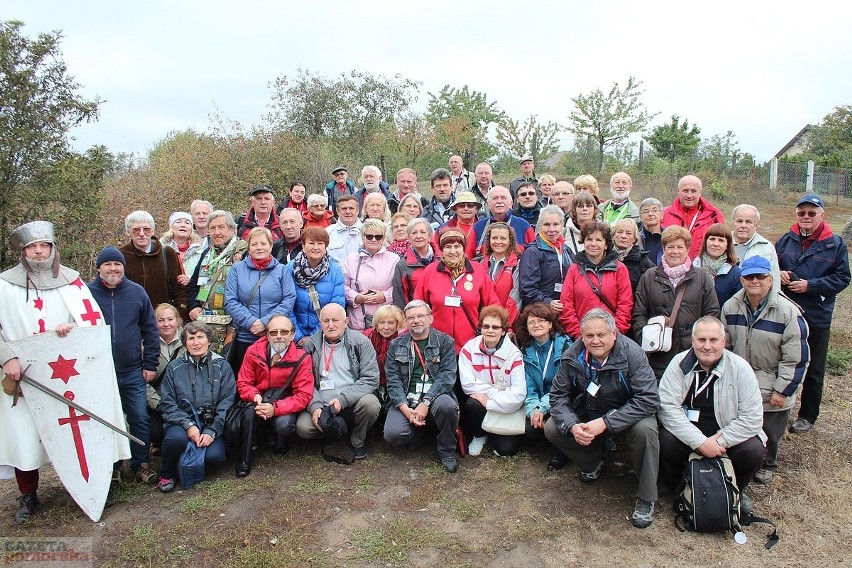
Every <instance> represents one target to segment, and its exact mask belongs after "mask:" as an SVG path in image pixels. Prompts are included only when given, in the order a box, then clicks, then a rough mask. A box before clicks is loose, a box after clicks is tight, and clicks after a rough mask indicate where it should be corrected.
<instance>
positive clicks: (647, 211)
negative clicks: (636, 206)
mask: <svg viewBox="0 0 852 568" xmlns="http://www.w3.org/2000/svg"><path fill="white" fill-rule="evenodd" d="M659 212H660V208H659V207H654V208H653V209H643V210H641V211H639V214H640V215H650V214H651V213H659Z"/></svg>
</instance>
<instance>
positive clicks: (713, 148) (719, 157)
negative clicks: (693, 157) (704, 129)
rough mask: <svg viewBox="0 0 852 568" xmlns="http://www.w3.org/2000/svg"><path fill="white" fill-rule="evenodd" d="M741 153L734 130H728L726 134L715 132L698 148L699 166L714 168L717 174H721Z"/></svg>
mask: <svg viewBox="0 0 852 568" xmlns="http://www.w3.org/2000/svg"><path fill="white" fill-rule="evenodd" d="M741 154H742V153H741V152H740V145H739V143H738V142H737V136H736V134H734V133H733V132H732V131H730V130H728V131H727V132H726V133H725V134H714V135H713V136H711V137H710V138H708V139H706V140H703V141H702V142H701V146H700V147H699V148H698V157H699V159H700V164H699V167H700V168H706V169H712V170H713V171H715V172H716V175H721V174H722V173H724V172H726V171H727V170H728V168H729V167H730V165H731V164H732V162H733V161H734V160H736V159H737V156H739V155H741Z"/></svg>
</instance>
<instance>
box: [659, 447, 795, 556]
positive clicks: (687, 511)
mask: <svg viewBox="0 0 852 568" xmlns="http://www.w3.org/2000/svg"><path fill="white" fill-rule="evenodd" d="M675 493H676V494H678V496H677V497H676V498H675V501H674V509H675V514H676V516H675V526H676V527H677V528H678V530H679V531H681V532H684V531H686V530H691V531H695V532H701V533H712V532H728V531H730V532H731V533H733V535H734V540H735V541H736V542H737V543H738V544H744V543H745V542H746V536H745V533H743V526H748V525H750V524H751V523H753V522H760V523H767V524H770V525H772V526H773V527H775V523H773V522H772V521H770V520H769V519H764V518H763V517H757V516H754V515H752V514H751V513H747V514H743V513H742V511H741V509H740V490H739V487H738V486H737V476H736V473H735V472H734V466H733V464H732V463H731V459H730V458H729V457H728V456H724V455H723V456H719V457H716V458H705V457H703V456H702V455H700V454H697V453H695V452H692V453H691V454H690V455H689V460H688V461H687V463H686V468H685V469H684V471H683V479H682V480H681V482H680V485H679V486H678V488H677V490H676V491H675ZM777 542H778V533H777V531H776V530H773V531H772V534H771V535H769V538H768V540H767V542H766V548H767V549H769V548H772V547H773V546H774V545H775V543H777Z"/></svg>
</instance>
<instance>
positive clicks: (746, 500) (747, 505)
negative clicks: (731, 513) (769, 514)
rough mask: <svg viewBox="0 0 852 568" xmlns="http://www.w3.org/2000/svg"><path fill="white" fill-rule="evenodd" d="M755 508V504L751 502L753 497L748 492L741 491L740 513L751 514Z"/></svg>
mask: <svg viewBox="0 0 852 568" xmlns="http://www.w3.org/2000/svg"><path fill="white" fill-rule="evenodd" d="M753 510H754V504H753V503H752V502H751V497H749V496H748V493H746V492H745V491H743V492H742V493H740V514H741V515H751V512H752V511H753Z"/></svg>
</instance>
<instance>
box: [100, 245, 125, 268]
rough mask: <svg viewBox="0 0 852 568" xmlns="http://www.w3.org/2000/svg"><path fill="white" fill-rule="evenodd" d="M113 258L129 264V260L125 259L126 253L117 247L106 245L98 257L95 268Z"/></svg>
mask: <svg viewBox="0 0 852 568" xmlns="http://www.w3.org/2000/svg"><path fill="white" fill-rule="evenodd" d="M111 260H114V261H117V262H120V263H121V264H123V265H125V266H127V262H126V261H125V260H124V255H123V254H121V251H120V250H118V249H117V248H115V247H104V249H103V250H102V251H101V252H100V253H99V254H98V259H97V260H96V261H95V268H100V267H101V265H102V264H103V263H105V262H109V261H111Z"/></svg>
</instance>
